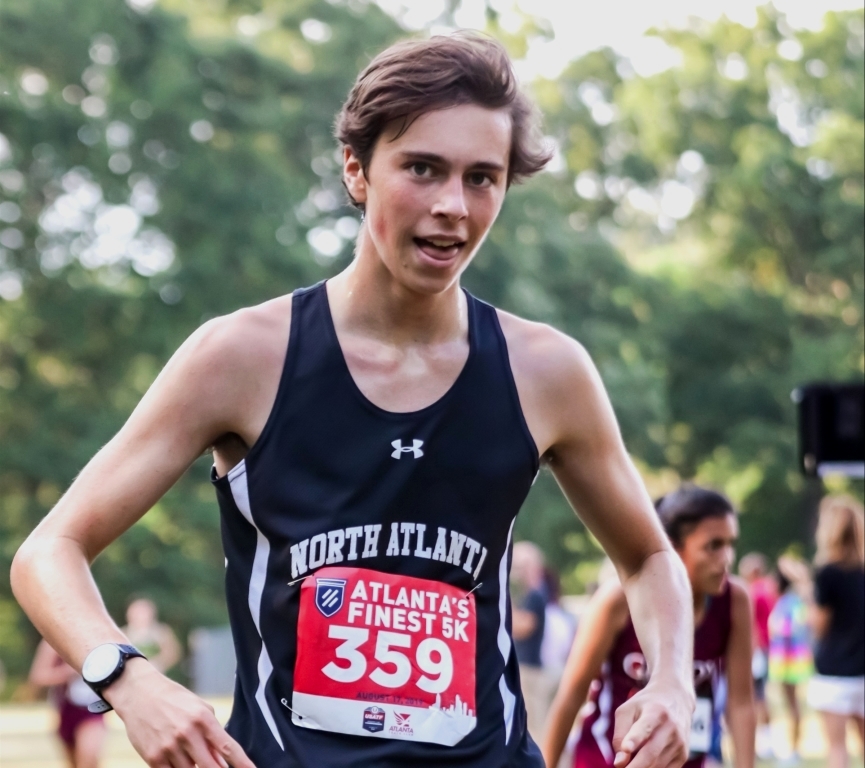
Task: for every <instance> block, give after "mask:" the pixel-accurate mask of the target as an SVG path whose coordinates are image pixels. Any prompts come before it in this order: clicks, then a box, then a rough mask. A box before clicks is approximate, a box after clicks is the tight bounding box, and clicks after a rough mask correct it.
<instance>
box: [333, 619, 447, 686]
mask: <svg viewBox="0 0 865 768" xmlns="http://www.w3.org/2000/svg"><path fill="white" fill-rule="evenodd" d="M327 634H328V637H331V638H333V639H334V640H342V641H343V642H342V643H340V645H338V646H337V648H336V650H335V651H334V653H335V654H336V657H337V659H340V660H342V661H344V662H347V663H348V666H341V665H339V664H336V663H335V662H333V661H330V662H328V663H327V664H325V666H324V667H322V670H321V671H322V672H323V673H324V674H325V675H327V676H328V677H329V678H330V679H331V680H335V681H336V682H338V683H354V682H357V681H358V680H360V679H361V678H362V677H363V676H364V675H365V674H366V671H367V667H368V662H367V658H366V656H365V655H364V653H363V652H362V651H361V650H359V649H360V646H362V645H363V644H364V643H365V642H367V640H369V630H368V629H366V628H364V627H345V626H342V625H339V624H331V625H330V628H329V630H328V633H327ZM411 645H412V642H411V635H406V634H403V633H401V632H386V631H384V630H380V631H379V632H378V635H377V637H376V640H375V653H374V657H375V660H376V661H377V662H379V666H377V667H376V668H375V669H374V670H373V671H372V672H370V674H369V678H370V680H372V681H373V682H374V683H376V684H377V685H380V686H382V687H383V688H401V687H402V686H404V685H405V684H406V683H407V682H408V681H409V679H410V678H411V673H412V663H411V661H409V658H408V656H406V654H405V653H403V652H402V651H400V650H396V649H400V648H407V649H409V650H410V649H411ZM415 662H416V666H417V668H418V669H420V670H421V671H422V672H423V673H424V674H422V675H421V676H420V677H419V678H418V679H417V680H416V681H415V685H416V686H417V687H418V688H420V689H421V690H422V691H426V692H427V693H442V692H444V691H446V690H447V689H448V686H449V685H450V684H451V680H452V679H453V676H454V662H453V656H452V655H451V651H450V648H448V645H447V643H445V642H444V640H440V639H439V638H437V637H427V638H424V639H423V640H421V642H420V643H418V646H417V650H416V651H415ZM385 667H390V668H391V669H390V671H388V670H387V669H385Z"/></svg>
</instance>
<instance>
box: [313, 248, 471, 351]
mask: <svg viewBox="0 0 865 768" xmlns="http://www.w3.org/2000/svg"><path fill="white" fill-rule="evenodd" d="M327 296H328V302H329V304H330V309H331V315H332V317H333V322H334V325H335V326H336V329H337V332H338V333H340V332H341V331H343V330H348V329H350V331H351V333H352V334H358V335H362V336H366V337H368V338H372V339H375V340H378V341H383V342H386V343H388V344H392V345H396V346H402V345H414V344H437V343H442V342H444V343H447V342H452V341H463V340H465V341H467V340H468V305H467V302H466V298H465V295H464V294H463V292H462V291H461V290H460V285H459V282H458V281H455V282H454V283H453V284H452V285H451V286H449V287H448V288H447V289H446V290H444V291H442V292H441V293H438V294H433V295H430V294H422V293H418V292H417V291H413V290H411V289H409V288H408V287H406V286H405V285H402V284H401V283H400V282H399V281H398V280H397V279H396V278H395V277H394V276H393V275H392V274H391V272H390V271H389V270H388V269H387V267H386V266H385V265H384V263H383V262H382V261H381V260H380V259H378V258H377V257H375V256H374V255H372V256H370V255H368V254H367V255H363V256H360V255H359V256H358V257H357V258H356V259H355V261H354V262H353V263H352V264H351V265H350V266H349V267H348V268H347V269H345V270H344V271H343V272H341V273H340V274H339V275H337V276H336V277H334V278H332V279H330V280H328V283H327Z"/></svg>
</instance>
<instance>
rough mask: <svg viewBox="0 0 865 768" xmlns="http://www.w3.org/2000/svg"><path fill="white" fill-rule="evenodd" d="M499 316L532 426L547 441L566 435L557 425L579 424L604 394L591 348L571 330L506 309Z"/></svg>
mask: <svg viewBox="0 0 865 768" xmlns="http://www.w3.org/2000/svg"><path fill="white" fill-rule="evenodd" d="M498 316H499V323H500V325H501V327H502V333H503V334H504V336H505V340H506V342H507V346H508V357H509V359H510V363H511V370H512V371H513V375H514V379H515V381H516V384H517V391H518V392H519V396H520V402H521V404H522V407H523V411H524V413H525V415H526V420H527V421H528V422H529V428H530V429H531V430H532V432H533V434H535V437H536V440H537V439H538V438H539V437H540V440H541V442H543V443H544V444H545V445H546V446H547V447H549V446H551V445H553V444H554V443H555V442H557V439H559V438H561V437H562V435H561V434H559V433H557V426H556V425H562V424H566V423H567V424H570V425H571V426H572V427H574V428H580V426H581V425H580V422H581V421H583V420H585V417H586V416H587V415H589V414H588V412H587V407H588V406H590V405H591V404H594V403H600V401H602V400H604V399H605V395H604V394H603V385H602V384H601V380H600V376H599V375H598V372H597V369H596V368H595V365H594V363H593V362H592V359H591V357H590V356H589V353H588V352H587V351H586V350H585V348H584V347H583V346H582V344H580V343H579V342H578V341H576V340H574V339H572V338H571V337H570V336H568V335H566V334H564V333H562V332H561V331H557V330H556V329H555V328H552V327H551V326H549V325H546V324H544V323H536V322H532V321H530V320H524V319H523V318H521V317H517V316H516V315H512V314H510V313H509V312H504V311H502V310H498ZM533 422H534V424H533ZM541 433H543V434H541ZM538 448H539V449H540V450H541V452H542V453H543V451H544V450H545V448H544V447H542V446H541V445H540V444H539V445H538Z"/></svg>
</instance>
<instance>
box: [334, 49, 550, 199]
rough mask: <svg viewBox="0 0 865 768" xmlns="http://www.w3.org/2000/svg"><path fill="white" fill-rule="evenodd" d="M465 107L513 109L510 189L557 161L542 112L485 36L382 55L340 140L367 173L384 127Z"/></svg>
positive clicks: (346, 117)
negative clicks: (547, 143)
mask: <svg viewBox="0 0 865 768" xmlns="http://www.w3.org/2000/svg"><path fill="white" fill-rule="evenodd" d="M459 104H478V105H480V106H482V107H487V108H488V109H501V108H504V107H507V108H508V110H509V111H510V115H511V152H510V158H509V162H508V185H510V184H512V183H514V182H517V183H518V182H520V181H522V180H523V179H525V178H527V177H529V176H531V175H533V174H535V173H537V172H538V171H540V170H541V169H542V168H543V167H544V166H545V165H546V164H547V163H548V162H549V160H550V158H551V157H552V150H551V149H550V148H549V147H547V146H545V144H544V142H543V141H542V138H541V134H540V120H539V116H538V110H537V108H536V107H535V106H534V104H533V103H532V102H531V100H530V99H529V98H528V97H527V96H526V95H525V94H524V93H522V92H521V91H520V89H519V86H518V84H517V78H516V74H515V73H514V69H513V65H512V64H511V60H510V59H509V58H508V54H507V52H506V51H505V49H504V47H503V46H502V45H501V44H500V43H498V42H497V41H495V40H493V39H492V38H490V37H487V36H486V35H481V34H478V33H476V32H456V33H454V34H452V35H446V36H445V35H439V36H435V37H432V38H430V39H429V40H407V41H404V42H401V43H396V44H395V45H392V46H391V47H390V48H387V49H386V50H384V51H382V52H381V53H380V54H379V55H378V56H376V57H375V58H374V59H373V60H372V61H371V62H370V64H369V65H368V66H367V67H366V69H364V70H363V72H361V73H360V75H358V78H357V80H356V81H355V84H354V86H353V87H352V89H351V92H350V93H349V95H348V98H347V99H346V101H345V104H343V106H342V109H341V110H340V112H339V115H337V118H336V125H335V129H334V134H335V136H336V138H337V139H338V140H339V141H340V142H342V144H344V145H346V146H348V147H351V149H352V151H353V152H354V154H355V156H356V157H357V158H358V160H359V161H360V164H361V167H362V168H363V170H364V171H367V170H368V168H369V163H370V160H371V159H372V153H373V150H374V149H375V145H376V142H377V141H378V138H379V136H381V134H382V131H384V129H385V127H386V126H387V125H388V124H389V123H391V122H392V121H394V120H400V119H402V120H404V123H403V125H402V126H401V127H400V130H399V132H398V134H397V137H399V136H401V135H402V134H403V133H405V131H406V130H408V128H409V126H410V125H411V123H412V121H413V120H414V119H415V118H417V117H418V116H420V115H422V114H424V113H426V112H431V111H433V110H436V109H444V108H446V107H453V106H457V105H459Z"/></svg>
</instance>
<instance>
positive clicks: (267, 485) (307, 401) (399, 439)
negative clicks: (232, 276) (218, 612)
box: [214, 283, 543, 768]
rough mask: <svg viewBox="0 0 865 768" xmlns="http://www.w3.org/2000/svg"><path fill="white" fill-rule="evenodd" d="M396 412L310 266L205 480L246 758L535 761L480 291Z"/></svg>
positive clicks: (501, 420)
mask: <svg viewBox="0 0 865 768" xmlns="http://www.w3.org/2000/svg"><path fill="white" fill-rule="evenodd" d="M466 298H467V302H468V317H469V355H468V359H467V361H466V363H465V366H464V368H463V370H462V372H461V373H460V375H459V377H458V378H457V380H456V381H455V383H454V384H453V386H452V387H451V388H450V390H449V391H448V392H447V393H446V394H445V395H444V396H443V397H442V398H441V399H440V400H438V401H437V402H435V403H433V404H432V405H430V406H428V407H426V408H423V409H422V410H419V411H415V412H411V413H394V412H390V411H386V410H383V409H381V408H379V407H377V406H376V405H374V404H373V403H371V402H370V401H369V400H368V399H367V398H366V397H365V396H364V395H363V394H362V393H361V391H360V390H359V389H358V387H357V386H356V384H355V383H354V381H353V379H352V378H351V375H350V373H349V370H348V367H347V365H346V363H345V358H344V357H343V355H342V351H341V349H340V347H339V343H338V340H337V336H336V331H335V329H334V326H333V321H332V318H331V314H330V308H329V305H328V300H327V292H326V290H325V286H324V284H323V283H320V284H318V285H316V286H314V287H312V288H307V289H303V290H298V291H296V292H295V293H294V297H293V302H292V318H291V333H290V338H289V344H288V352H287V354H286V359H285V366H284V370H283V373H282V378H281V381H280V384H279V389H278V392H277V396H276V401H275V403H274V405H273V410H272V412H271V414H270V416H269V418H268V421H267V424H266V425H265V427H264V430H263V431H262V433H261V436H260V437H259V439H258V441H257V442H256V443H255V445H253V446H252V448H251V449H250V451H249V453H248V454H247V456H246V458H245V459H244V460H243V461H242V462H241V463H240V464H238V465H237V466H235V467H234V468H233V469H232V470H231V471H230V472H229V473H228V474H227V475H226V476H225V477H222V478H216V477H215V473H214V483H215V485H216V489H217V495H218V498H219V505H220V510H221V515H222V534H223V542H224V547H225V554H226V592H227V597H228V611H229V617H230V620H231V627H232V633H233V636H234V644H235V651H236V655H237V679H236V690H235V699H234V708H233V711H232V714H231V718H230V721H229V724H228V731H229V733H231V735H232V736H233V737H234V738H235V739H237V740H238V741H239V742H240V744H241V745H242V746H243V748H244V749H245V750H246V752H247V754H248V755H249V756H250V758H251V759H252V760H253V762H254V763H255V764H256V766H258V768H295V767H296V766H297V767H303V768H306V767H307V766H309V767H313V766H314V768H329V767H330V766H334V767H337V766H338V767H339V768H349V767H350V766H358V768H360V767H361V766H362V767H363V768H370V767H371V766H375V768H389V767H390V766H393V767H394V768H395V767H396V766H412V768H415V767H417V766H429V767H430V768H432V767H433V766H437V767H438V766H443V765H447V766H449V767H450V768H461V767H463V766H465V767H466V768H467V767H468V766H472V767H474V766H477V767H478V768H481V767H483V768H498V767H499V766H502V767H504V766H515V767H516V766H518V767H519V768H528V767H531V768H536V767H538V768H540V767H542V766H543V761H542V758H541V756H540V752H539V751H538V749H537V747H536V746H535V744H534V743H533V742H532V740H531V739H530V737H529V735H528V732H527V730H526V716H525V708H524V705H523V700H522V696H521V694H520V687H519V677H518V667H517V660H516V657H515V655H514V651H513V644H512V641H511V636H510V630H511V613H510V602H509V599H508V592H507V579H508V572H509V568H510V553H511V532H512V529H513V522H514V518H515V517H516V514H517V512H518V511H519V508H520V506H521V505H522V503H523V500H524V499H525V497H526V495H527V493H528V491H529V488H530V487H531V485H532V482H533V480H534V477H535V475H536V474H537V470H538V454H537V449H536V448H535V444H534V441H533V440H532V437H531V435H530V434H529V431H528V427H527V426H526V422H525V419H524V418H523V414H522V411H521V409H520V404H519V399H518V397H517V391H516V386H515V384H514V380H513V376H512V374H511V369H510V365H509V362H508V353H507V347H506V345H505V339H504V336H503V335H502V331H501V328H500V326H499V322H498V317H497V315H496V311H495V309H494V308H493V307H491V306H489V305H488V304H485V303H483V302H481V301H479V300H477V299H475V298H473V297H472V296H471V295H469V294H468V293H466Z"/></svg>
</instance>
